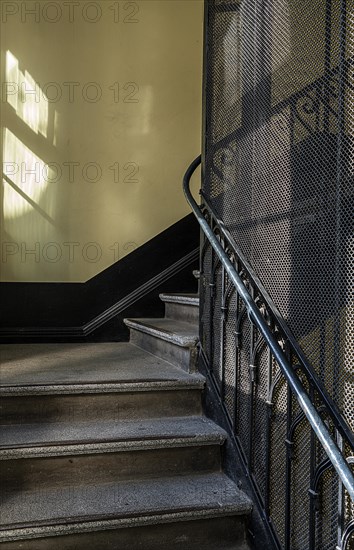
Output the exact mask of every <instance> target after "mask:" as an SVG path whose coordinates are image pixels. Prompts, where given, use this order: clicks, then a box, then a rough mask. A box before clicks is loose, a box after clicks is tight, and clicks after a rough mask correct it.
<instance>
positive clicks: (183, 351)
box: [124, 318, 198, 373]
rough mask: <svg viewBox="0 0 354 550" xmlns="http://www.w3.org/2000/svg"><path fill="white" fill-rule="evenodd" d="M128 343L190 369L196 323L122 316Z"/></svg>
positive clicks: (193, 353) (196, 336)
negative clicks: (127, 332) (128, 333)
mask: <svg viewBox="0 0 354 550" xmlns="http://www.w3.org/2000/svg"><path fill="white" fill-rule="evenodd" d="M124 323H125V324H126V325H127V327H128V328H129V329H130V343H131V344H134V345H136V346H138V347H140V348H142V349H144V350H146V351H148V352H150V353H153V354H154V355H157V356H158V357H162V358H163V359H164V360H166V361H168V362H169V363H171V364H172V365H175V366H178V367H180V368H182V369H183V370H185V371H187V372H189V373H191V372H194V371H195V366H196V358H197V342H198V326H197V325H195V324H193V323H186V322H184V321H180V320H175V319H166V318H163V319H160V318H157V319H124Z"/></svg>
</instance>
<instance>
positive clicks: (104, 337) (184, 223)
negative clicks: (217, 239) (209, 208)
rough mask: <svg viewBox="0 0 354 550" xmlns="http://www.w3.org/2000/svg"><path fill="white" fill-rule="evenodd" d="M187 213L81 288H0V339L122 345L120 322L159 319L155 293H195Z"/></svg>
mask: <svg viewBox="0 0 354 550" xmlns="http://www.w3.org/2000/svg"><path fill="white" fill-rule="evenodd" d="M198 247H199V227H198V224H197V222H196V220H195V218H194V216H193V215H192V214H190V215H188V216H186V217H185V218H183V219H182V220H180V221H179V222H177V223H175V224H174V225H172V226H171V227H169V228H168V229H166V230H165V231H163V232H162V233H160V234H159V235H157V236H156V237H154V238H153V239H151V240H150V241H148V242H147V243H146V244H144V245H143V246H141V247H139V248H137V249H136V250H134V251H133V252H131V253H130V254H129V255H128V256H126V257H125V258H123V259H122V260H120V261H118V262H117V263H115V264H114V265H112V266H110V267H109V268H107V269H105V270H104V271H102V272H101V273H99V274H98V275H96V276H95V277H93V278H92V279H90V280H89V281H87V282H85V283H1V284H0V299H1V313H0V340H1V341H2V342H33V341H38V342H40V341H46V342H48V341H52V342H58V341H63V342H65V341H78V342H80V341H85V342H87V341H92V342H99V341H125V340H127V339H128V330H127V329H126V327H125V325H124V324H123V319H124V318H125V317H144V316H152V317H159V316H162V315H163V311H164V307H163V304H162V303H161V302H160V300H159V293H160V292H169V291H170V292H196V291H197V281H196V279H195V278H194V277H193V274H192V271H193V269H197V268H198V265H199V250H198Z"/></svg>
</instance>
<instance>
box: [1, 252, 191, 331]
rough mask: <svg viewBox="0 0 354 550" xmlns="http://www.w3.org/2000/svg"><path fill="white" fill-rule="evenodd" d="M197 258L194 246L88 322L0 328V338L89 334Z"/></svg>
mask: <svg viewBox="0 0 354 550" xmlns="http://www.w3.org/2000/svg"><path fill="white" fill-rule="evenodd" d="M198 258H199V248H196V249H195V250H193V251H192V252H190V253H189V254H186V256H184V257H183V258H181V259H180V260H178V261H177V262H175V263H174V264H172V265H171V266H170V267H168V268H167V269H165V270H164V271H162V272H161V273H159V274H158V275H156V277H153V278H152V279H150V280H149V281H147V282H146V283H145V284H143V285H141V286H139V287H138V288H137V289H136V290H134V291H133V292H131V293H130V294H128V295H127V296H125V297H124V298H122V299H121V300H119V301H118V302H116V303H115V304H113V306H111V307H110V308H108V309H106V310H105V311H103V312H102V313H100V314H99V315H97V316H96V317H94V318H93V319H92V320H91V321H89V322H88V323H85V324H84V325H82V326H77V327H18V328H2V329H1V328H0V338H6V339H9V338H18V337H19V336H22V337H23V338H31V339H32V338H38V337H51V336H55V337H58V338H78V337H79V338H80V337H82V338H84V337H85V336H89V335H90V334H92V333H93V332H94V331H95V330H97V329H99V328H100V327H102V326H103V325H104V324H106V323H107V322H108V321H111V320H112V319H113V318H114V317H116V316H117V315H119V314H120V313H122V312H123V311H125V310H127V309H128V308H130V307H131V306H133V305H134V304H135V303H136V302H138V301H139V300H141V299H142V298H143V297H145V296H147V295H148V294H150V293H151V292H152V291H153V290H155V289H157V288H159V287H160V286H161V284H162V283H165V282H166V281H168V280H169V279H171V278H172V277H174V276H175V275H177V274H178V273H180V272H181V271H182V270H183V269H185V268H186V267H188V266H192V265H194V263H195V262H196V261H197V260H198Z"/></svg>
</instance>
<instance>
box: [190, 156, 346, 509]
mask: <svg viewBox="0 0 354 550" xmlns="http://www.w3.org/2000/svg"><path fill="white" fill-rule="evenodd" d="M200 163H201V155H199V156H198V157H197V158H196V159H195V160H194V161H193V162H192V163H191V164H190V166H189V167H188V169H187V171H186V173H185V175H184V178H183V190H184V194H185V197H186V199H187V202H188V204H189V206H190V207H191V209H192V211H193V213H194V215H195V217H196V218H197V220H198V222H199V225H200V226H201V228H202V230H203V232H204V234H205V236H206V237H207V239H208V240H209V242H210V244H211V246H212V247H213V249H214V251H215V252H216V254H217V256H218V258H219V259H220V261H221V262H222V265H223V266H224V268H225V270H226V272H227V274H228V276H229V278H230V281H232V283H233V285H234V286H235V287H236V289H237V292H238V293H239V295H240V297H241V298H242V300H243V302H244V303H245V306H246V308H247V311H248V314H249V316H250V317H251V318H252V322H253V323H254V324H255V325H256V326H257V327H258V329H259V330H260V332H261V333H262V335H263V337H264V339H265V340H266V342H267V344H268V346H269V348H270V350H271V351H272V353H273V355H274V357H275V359H276V361H277V362H278V364H279V366H280V368H281V370H282V372H283V374H284V376H285V378H286V380H287V382H288V384H289V386H290V388H291V390H292V391H293V393H294V395H295V396H296V399H297V401H298V403H299V405H300V407H301V409H302V410H303V412H304V414H305V416H306V418H307V420H308V421H309V423H310V425H311V427H312V429H313V431H314V433H315V434H316V436H317V438H318V439H319V441H320V442H321V444H322V446H323V448H324V450H325V452H326V453H327V456H328V457H329V459H330V461H331V462H332V464H333V467H334V468H335V470H336V472H337V473H338V475H339V477H340V479H341V481H342V483H343V485H344V486H345V488H346V489H347V491H348V493H349V495H350V497H351V498H352V500H354V476H353V473H352V471H351V470H350V467H349V466H348V464H347V462H346V460H345V458H344V457H343V455H342V453H341V451H340V449H339V448H338V446H337V444H336V443H335V442H334V441H333V439H332V437H331V435H330V433H329V431H328V429H327V427H326V426H325V424H324V422H323V420H322V418H321V416H320V415H319V413H318V412H317V410H316V408H315V406H314V405H313V403H312V402H311V399H310V398H309V396H308V394H307V393H306V391H305V389H304V387H303V386H302V384H301V382H300V380H299V378H298V377H297V376H296V374H295V372H294V370H293V367H292V365H291V364H290V363H289V361H288V360H287V358H286V356H285V354H284V351H283V349H282V348H281V347H280V345H279V343H278V341H277V340H276V338H274V336H273V334H272V332H271V330H270V328H269V326H268V324H267V323H266V321H265V319H264V318H263V316H262V314H261V312H260V310H259V309H258V307H257V305H256V303H255V302H254V300H253V298H252V296H251V295H250V293H249V292H248V290H247V289H246V287H245V286H244V284H243V281H242V279H241V277H240V275H239V274H238V273H237V271H236V269H235V267H234V265H233V264H232V262H231V261H230V259H229V257H228V255H227V254H226V252H225V251H224V249H223V248H222V246H221V244H220V242H219V240H218V239H217V237H216V236H215V235H214V233H213V231H212V229H211V228H210V226H209V224H208V222H207V220H206V219H205V217H204V215H203V214H202V212H201V209H200V208H199V206H198V204H197V203H196V201H195V199H194V198H193V196H192V193H191V191H190V188H189V183H190V179H191V177H192V175H193V173H194V171H195V170H196V168H197V167H198V166H199V164H200ZM208 208H209V209H211V207H210V206H209V205H208ZM215 217H216V218H217V216H215ZM241 256H243V255H242V253H241ZM246 263H247V265H249V264H248V262H247V261H246ZM249 267H250V266H249ZM257 284H258V285H261V283H260V281H259V279H258V278H257ZM264 292H266V291H265V289H264ZM274 308H275V305H274ZM276 311H277V310H276ZM277 316H278V317H281V316H280V313H279V312H277ZM283 324H284V323H283ZM292 344H293V342H292ZM312 374H314V373H312Z"/></svg>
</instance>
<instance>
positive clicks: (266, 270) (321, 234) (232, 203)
mask: <svg viewBox="0 0 354 550" xmlns="http://www.w3.org/2000/svg"><path fill="white" fill-rule="evenodd" d="M340 4H341V3H340V1H339V0H332V1H325V0H308V1H306V0H304V1H301V0H290V1H283V0H275V1H272V2H261V1H259V0H244V1H242V2H241V1H240V2H233V1H225V0H219V1H216V2H215V3H213V4H212V7H211V10H210V20H209V47H210V57H209V63H210V64H209V67H208V75H207V77H208V78H207V96H208V99H207V105H208V107H207V144H206V162H205V165H206V170H205V182H204V192H205V193H206V195H207V197H208V198H209V199H210V200H211V202H212V204H213V206H214V207H215V208H216V210H217V212H218V213H219V215H220V217H221V218H222V219H223V221H224V222H225V223H226V225H227V226H228V227H229V228H230V229H231V230H232V233H233V235H234V237H235V239H236V241H237V243H238V244H239V245H240V246H241V248H242V250H243V252H244V253H245V255H246V256H247V258H248V259H249V261H250V262H251V264H252V265H253V267H254V268H255V270H256V272H257V273H258V275H259V276H260V278H261V280H262V282H263V284H264V285H265V287H266V288H267V290H268V291H269V293H270V294H271V296H272V298H273V300H274V301H275V303H276V305H277V306H278V308H279V309H280V311H281V313H282V314H283V316H284V317H285V319H286V320H287V322H288V324H289V325H290V327H291V328H292V330H293V332H294V333H295V335H296V336H297V338H298V339H299V341H300V343H301V345H302V347H303V349H304V350H305V352H306V355H307V357H308V358H309V359H310V361H311V362H312V363H313V365H315V367H316V369H317V371H318V372H319V373H320V375H321V377H322V379H323V380H324V381H325V383H326V387H327V389H328V390H329V392H330V393H331V395H332V396H333V397H334V398H335V399H336V401H337V403H338V404H339V405H340V408H341V409H342V410H343V411H344V412H345V414H346V415H347V418H348V421H349V422H350V423H351V425H352V427H353V428H354V412H353V406H352V403H353V401H354V390H353V387H354V386H353V376H354V375H353V370H354V344H353V332H354V305H353V282H352V281H353V279H354V260H353V247H354V236H353V235H354V222H353V211H354V192H353V169H354V165H353V146H354V139H353V129H354V99H353V89H354V88H353V86H354V81H353V73H354V69H353V66H354V60H353V54H354V42H353V28H352V26H353V13H354V10H353V2H347V6H346V13H345V12H343V10H342V12H341V10H340ZM343 5H344V3H343Z"/></svg>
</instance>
